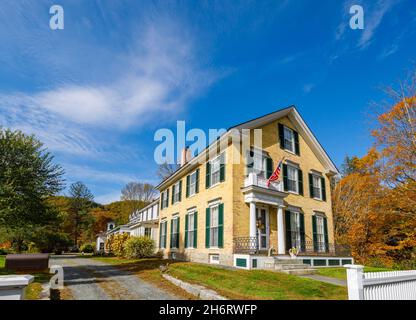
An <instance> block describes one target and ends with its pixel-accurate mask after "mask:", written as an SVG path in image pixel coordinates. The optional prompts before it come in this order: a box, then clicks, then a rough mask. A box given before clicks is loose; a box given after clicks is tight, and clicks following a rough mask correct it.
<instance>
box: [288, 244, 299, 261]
mask: <svg viewBox="0 0 416 320" xmlns="http://www.w3.org/2000/svg"><path fill="white" fill-rule="evenodd" d="M289 254H290V258H291V259H296V257H297V255H298V254H299V249H298V248H295V247H293V248H290V249H289Z"/></svg>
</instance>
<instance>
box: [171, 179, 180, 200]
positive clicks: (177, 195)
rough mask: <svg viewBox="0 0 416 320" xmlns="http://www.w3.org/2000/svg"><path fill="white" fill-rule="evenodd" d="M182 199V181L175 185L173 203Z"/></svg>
mask: <svg viewBox="0 0 416 320" xmlns="http://www.w3.org/2000/svg"><path fill="white" fill-rule="evenodd" d="M179 201H181V181H178V182H177V183H175V185H174V186H173V203H176V202H179Z"/></svg>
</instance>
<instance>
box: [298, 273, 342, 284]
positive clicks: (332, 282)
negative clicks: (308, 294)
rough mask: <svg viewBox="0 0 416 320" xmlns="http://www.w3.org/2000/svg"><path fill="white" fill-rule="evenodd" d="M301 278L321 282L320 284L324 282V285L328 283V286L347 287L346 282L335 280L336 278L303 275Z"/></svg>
mask: <svg viewBox="0 0 416 320" xmlns="http://www.w3.org/2000/svg"><path fill="white" fill-rule="evenodd" d="M301 277H303V278H309V279H313V280H317V281H322V282H326V283H330V284H335V285H336V286H343V287H346V286H347V281H346V280H342V279H336V278H331V277H325V276H321V275H318V274H310V275H304V276H301Z"/></svg>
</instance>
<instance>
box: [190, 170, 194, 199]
mask: <svg viewBox="0 0 416 320" xmlns="http://www.w3.org/2000/svg"><path fill="white" fill-rule="evenodd" d="M195 193H196V171H195V172H193V173H191V174H190V175H189V196H193V195H194V194H195Z"/></svg>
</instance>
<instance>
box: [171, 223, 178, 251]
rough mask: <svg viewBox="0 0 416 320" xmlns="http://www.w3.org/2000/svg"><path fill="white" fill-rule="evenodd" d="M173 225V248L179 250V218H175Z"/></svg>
mask: <svg viewBox="0 0 416 320" xmlns="http://www.w3.org/2000/svg"><path fill="white" fill-rule="evenodd" d="M171 223H172V224H171V228H172V230H171V248H179V216H175V217H173V218H172V222H171Z"/></svg>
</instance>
